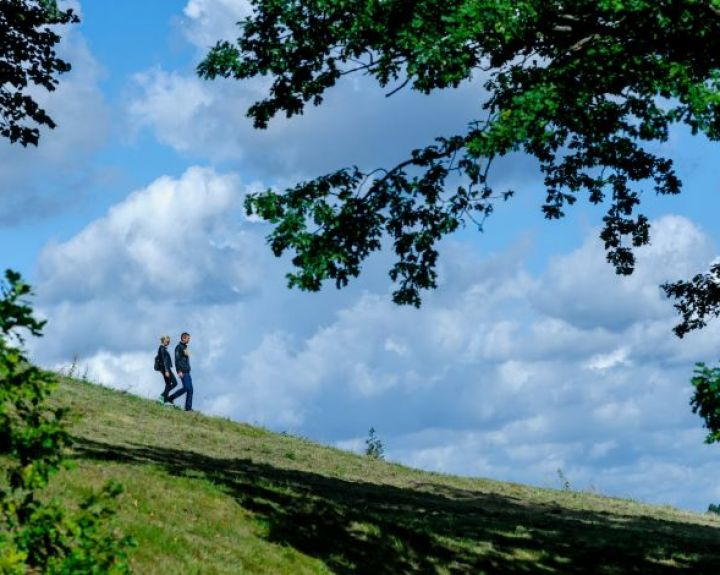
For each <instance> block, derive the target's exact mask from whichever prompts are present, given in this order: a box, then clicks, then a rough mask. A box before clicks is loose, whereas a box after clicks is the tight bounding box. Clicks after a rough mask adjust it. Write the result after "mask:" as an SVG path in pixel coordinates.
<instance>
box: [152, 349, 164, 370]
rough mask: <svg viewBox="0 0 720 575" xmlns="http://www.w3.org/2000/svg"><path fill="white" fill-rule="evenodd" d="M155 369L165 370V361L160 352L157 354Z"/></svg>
mask: <svg viewBox="0 0 720 575" xmlns="http://www.w3.org/2000/svg"><path fill="white" fill-rule="evenodd" d="M153 369H155V371H162V370H163V362H162V358H161V357H160V353H159V352H158V354H157V355H156V356H155V367H154V368H153Z"/></svg>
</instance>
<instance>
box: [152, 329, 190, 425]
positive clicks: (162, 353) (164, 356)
mask: <svg viewBox="0 0 720 575" xmlns="http://www.w3.org/2000/svg"><path fill="white" fill-rule="evenodd" d="M189 343H190V334H189V333H188V332H186V331H184V332H183V333H182V334H180V343H178V344H177V345H176V346H175V369H176V370H177V374H178V377H179V378H180V381H181V382H182V387H181V388H180V389H179V390H178V391H176V392H175V393H173V394H172V395H169V394H170V390H171V389H173V388H174V387H176V386H177V384H178V382H177V379H175V375H174V374H173V372H172V367H173V363H172V358H171V357H170V352H169V351H168V350H167V347H168V345H170V336H169V335H164V336H162V337H161V338H160V347H159V348H158V352H157V356H155V371H159V372H160V374H161V375H162V376H163V380H164V381H165V390H164V391H163V392H162V393H161V394H160V400H161V401H162V402H163V403H164V404H169V405H172V406H173V407H174V406H175V404H174V403H173V401H175V399H177V398H178V397H180V396H181V395H182V394H183V393H184V394H185V411H192V410H193V408H192V399H193V385H192V377H191V376H190V351H189V350H188V344H189Z"/></svg>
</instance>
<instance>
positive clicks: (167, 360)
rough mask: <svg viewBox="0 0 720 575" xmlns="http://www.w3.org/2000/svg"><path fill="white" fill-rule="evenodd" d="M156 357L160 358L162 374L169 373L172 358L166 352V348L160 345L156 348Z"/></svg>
mask: <svg viewBox="0 0 720 575" xmlns="http://www.w3.org/2000/svg"><path fill="white" fill-rule="evenodd" d="M158 355H159V356H160V363H162V366H163V369H162V372H163V373H165V372H166V371H170V370H171V369H172V358H171V357H170V352H169V351H168V350H167V346H164V345H161V346H160V347H159V348H158Z"/></svg>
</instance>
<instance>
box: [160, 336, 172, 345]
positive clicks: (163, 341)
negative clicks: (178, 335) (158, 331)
mask: <svg viewBox="0 0 720 575" xmlns="http://www.w3.org/2000/svg"><path fill="white" fill-rule="evenodd" d="M160 343H161V344H162V345H168V344H169V343H170V336H169V335H164V336H162V337H161V338H160Z"/></svg>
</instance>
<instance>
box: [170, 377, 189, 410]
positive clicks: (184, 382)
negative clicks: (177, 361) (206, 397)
mask: <svg viewBox="0 0 720 575" xmlns="http://www.w3.org/2000/svg"><path fill="white" fill-rule="evenodd" d="M180 382H181V383H182V387H181V388H180V389H179V390H177V391H176V392H175V393H173V394H172V395H171V396H169V397H168V400H169V401H174V400H175V399H177V398H178V397H180V396H181V395H182V394H183V393H184V394H185V411H190V410H191V409H192V398H193V386H192V376H191V375H190V373H188V372H186V373H183V374H182V376H181V377H180Z"/></svg>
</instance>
